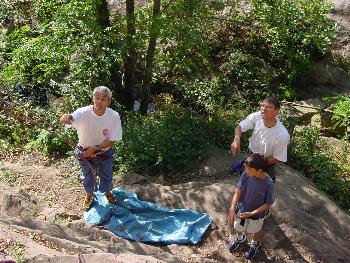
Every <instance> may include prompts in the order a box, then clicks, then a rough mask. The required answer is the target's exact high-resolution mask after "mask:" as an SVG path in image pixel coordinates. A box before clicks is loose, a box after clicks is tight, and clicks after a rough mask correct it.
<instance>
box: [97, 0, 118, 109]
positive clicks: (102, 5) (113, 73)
mask: <svg viewBox="0 0 350 263" xmlns="http://www.w3.org/2000/svg"><path fill="white" fill-rule="evenodd" d="M95 5H96V21H97V23H98V24H99V25H100V27H101V29H102V30H105V29H106V28H108V27H111V22H110V20H109V9H108V3H107V0H96V2H95ZM110 48H112V49H113V48H116V47H114V46H112V45H111V46H110ZM120 72H121V68H120V65H119V64H118V63H117V62H115V63H114V64H113V65H112V66H111V68H110V83H111V84H110V85H111V86H110V87H109V88H110V89H111V91H112V92H113V94H115V96H116V98H117V101H119V102H122V101H123V98H122V96H120V94H123V93H124V92H123V82H122V77H121V74H120ZM101 84H103V83H101Z"/></svg>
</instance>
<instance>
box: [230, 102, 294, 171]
mask: <svg viewBox="0 0 350 263" xmlns="http://www.w3.org/2000/svg"><path fill="white" fill-rule="evenodd" d="M280 107H281V104H280V102H279V101H278V99H276V98H274V97H266V98H265V99H264V100H263V101H262V102H261V104H260V111H258V112H254V113H252V114H250V115H248V116H247V117H246V118H245V119H244V120H243V121H241V122H240V123H239V125H237V127H236V129H235V137H234V139H233V142H232V144H231V152H232V154H236V153H238V152H240V144H241V135H242V132H246V131H247V130H250V129H253V134H252V136H251V137H250V139H249V151H250V152H252V153H260V154H263V155H264V156H265V158H267V161H268V165H269V166H272V165H275V164H276V163H278V162H286V161H287V145H288V143H289V139H290V136H289V133H288V131H287V129H286V128H285V127H284V126H283V124H282V123H281V122H280V121H279V120H278V119H277V118H276V116H277V114H278V112H279V109H280Z"/></svg>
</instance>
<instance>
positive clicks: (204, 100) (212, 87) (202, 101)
mask: <svg viewBox="0 0 350 263" xmlns="http://www.w3.org/2000/svg"><path fill="white" fill-rule="evenodd" d="M225 86H226V81H225V80H224V79H222V78H214V79H211V80H206V81H205V80H203V81H201V80H199V79H196V80H195V81H193V82H190V83H189V82H185V81H183V82H181V81H179V82H178V83H177V86H176V89H177V90H178V91H179V92H180V93H181V94H182V97H183V102H184V103H185V104H186V105H187V106H188V107H191V108H193V109H195V110H196V111H199V112H203V113H213V112H215V111H217V110H218V109H220V108H221V107H223V106H224V105H225V104H226V103H227V100H228V97H227V96H226V95H228V94H225Z"/></svg>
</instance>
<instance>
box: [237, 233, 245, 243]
mask: <svg viewBox="0 0 350 263" xmlns="http://www.w3.org/2000/svg"><path fill="white" fill-rule="evenodd" d="M243 239H244V233H243V234H241V235H240V236H239V235H237V240H239V241H241V240H243Z"/></svg>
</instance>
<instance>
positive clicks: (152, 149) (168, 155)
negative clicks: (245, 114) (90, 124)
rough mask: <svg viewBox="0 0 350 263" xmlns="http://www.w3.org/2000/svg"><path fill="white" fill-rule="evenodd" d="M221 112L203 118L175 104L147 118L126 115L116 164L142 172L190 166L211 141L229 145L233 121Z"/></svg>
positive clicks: (205, 152)
mask: <svg viewBox="0 0 350 263" xmlns="http://www.w3.org/2000/svg"><path fill="white" fill-rule="evenodd" d="M223 115H224V114H221V115H219V114H218V115H216V116H212V117H210V118H205V117H201V116H196V115H193V114H192V113H191V112H190V111H188V110H186V109H184V108H182V107H180V106H177V105H175V106H174V105H173V106H171V107H169V108H167V109H162V110H161V111H159V112H155V113H152V114H149V115H148V116H146V117H145V116H141V115H139V114H135V113H132V114H129V115H128V116H127V118H126V119H127V121H126V124H125V127H124V129H123V141H122V142H120V143H118V144H117V146H116V148H117V158H116V165H117V166H118V169H119V170H128V171H134V172H137V173H143V174H159V173H169V175H171V174H175V173H176V172H178V171H183V170H186V169H189V168H190V166H191V165H192V164H194V163H196V161H199V160H201V159H203V158H204V157H205V156H206V155H207V148H208V146H209V145H210V144H217V145H219V146H225V147H228V146H227V143H228V142H230V140H231V138H232V134H233V128H232V127H233V126H234V123H231V120H232V118H233V117H232V115H231V116H226V117H222V116H223ZM221 117H222V118H221Z"/></svg>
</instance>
